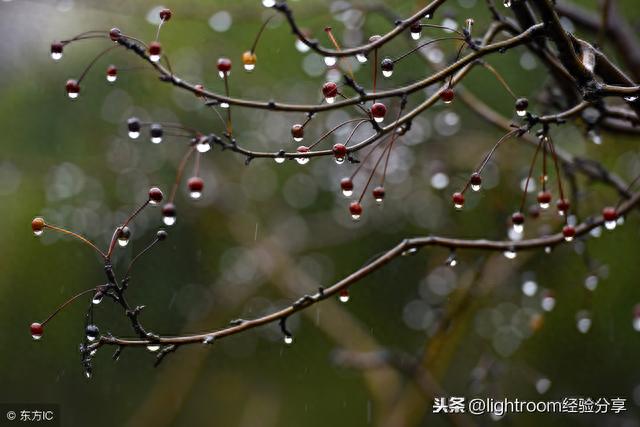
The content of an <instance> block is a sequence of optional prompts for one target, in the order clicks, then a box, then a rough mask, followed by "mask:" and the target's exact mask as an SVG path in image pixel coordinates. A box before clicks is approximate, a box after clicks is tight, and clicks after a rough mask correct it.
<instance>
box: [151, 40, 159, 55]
mask: <svg viewBox="0 0 640 427" xmlns="http://www.w3.org/2000/svg"><path fill="white" fill-rule="evenodd" d="M161 53H162V45H161V44H160V42H151V43H149V55H153V56H159V55H160V54H161Z"/></svg>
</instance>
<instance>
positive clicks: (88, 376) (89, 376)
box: [84, 369, 91, 379]
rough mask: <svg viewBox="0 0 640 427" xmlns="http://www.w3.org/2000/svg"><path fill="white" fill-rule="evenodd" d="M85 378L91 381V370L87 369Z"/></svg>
mask: <svg viewBox="0 0 640 427" xmlns="http://www.w3.org/2000/svg"><path fill="white" fill-rule="evenodd" d="M84 376H85V377H87V379H90V378H91V369H85V371H84Z"/></svg>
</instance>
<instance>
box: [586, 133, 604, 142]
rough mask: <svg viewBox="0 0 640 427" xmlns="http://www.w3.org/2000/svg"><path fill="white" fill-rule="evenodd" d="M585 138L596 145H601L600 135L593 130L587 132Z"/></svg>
mask: <svg viewBox="0 0 640 427" xmlns="http://www.w3.org/2000/svg"><path fill="white" fill-rule="evenodd" d="M587 137H588V138H589V139H590V140H591V142H593V143H594V144H596V145H601V144H602V136H600V134H599V133H598V132H597V131H596V130H594V129H591V130H590V131H589V132H587Z"/></svg>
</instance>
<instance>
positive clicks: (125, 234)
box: [118, 226, 131, 247]
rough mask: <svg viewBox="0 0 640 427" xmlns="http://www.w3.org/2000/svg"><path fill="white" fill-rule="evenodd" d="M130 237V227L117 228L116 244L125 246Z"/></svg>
mask: <svg viewBox="0 0 640 427" xmlns="http://www.w3.org/2000/svg"><path fill="white" fill-rule="evenodd" d="M130 238H131V229H130V228H129V227H127V226H124V227H122V228H119V229H118V244H119V245H120V246H122V247H125V246H127V244H128V243H129V239H130Z"/></svg>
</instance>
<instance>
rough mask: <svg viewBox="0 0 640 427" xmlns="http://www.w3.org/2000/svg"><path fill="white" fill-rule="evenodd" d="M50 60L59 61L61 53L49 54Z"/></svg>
mask: <svg viewBox="0 0 640 427" xmlns="http://www.w3.org/2000/svg"><path fill="white" fill-rule="evenodd" d="M51 59H53V60H54V61H59V60H61V59H62V52H51Z"/></svg>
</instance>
